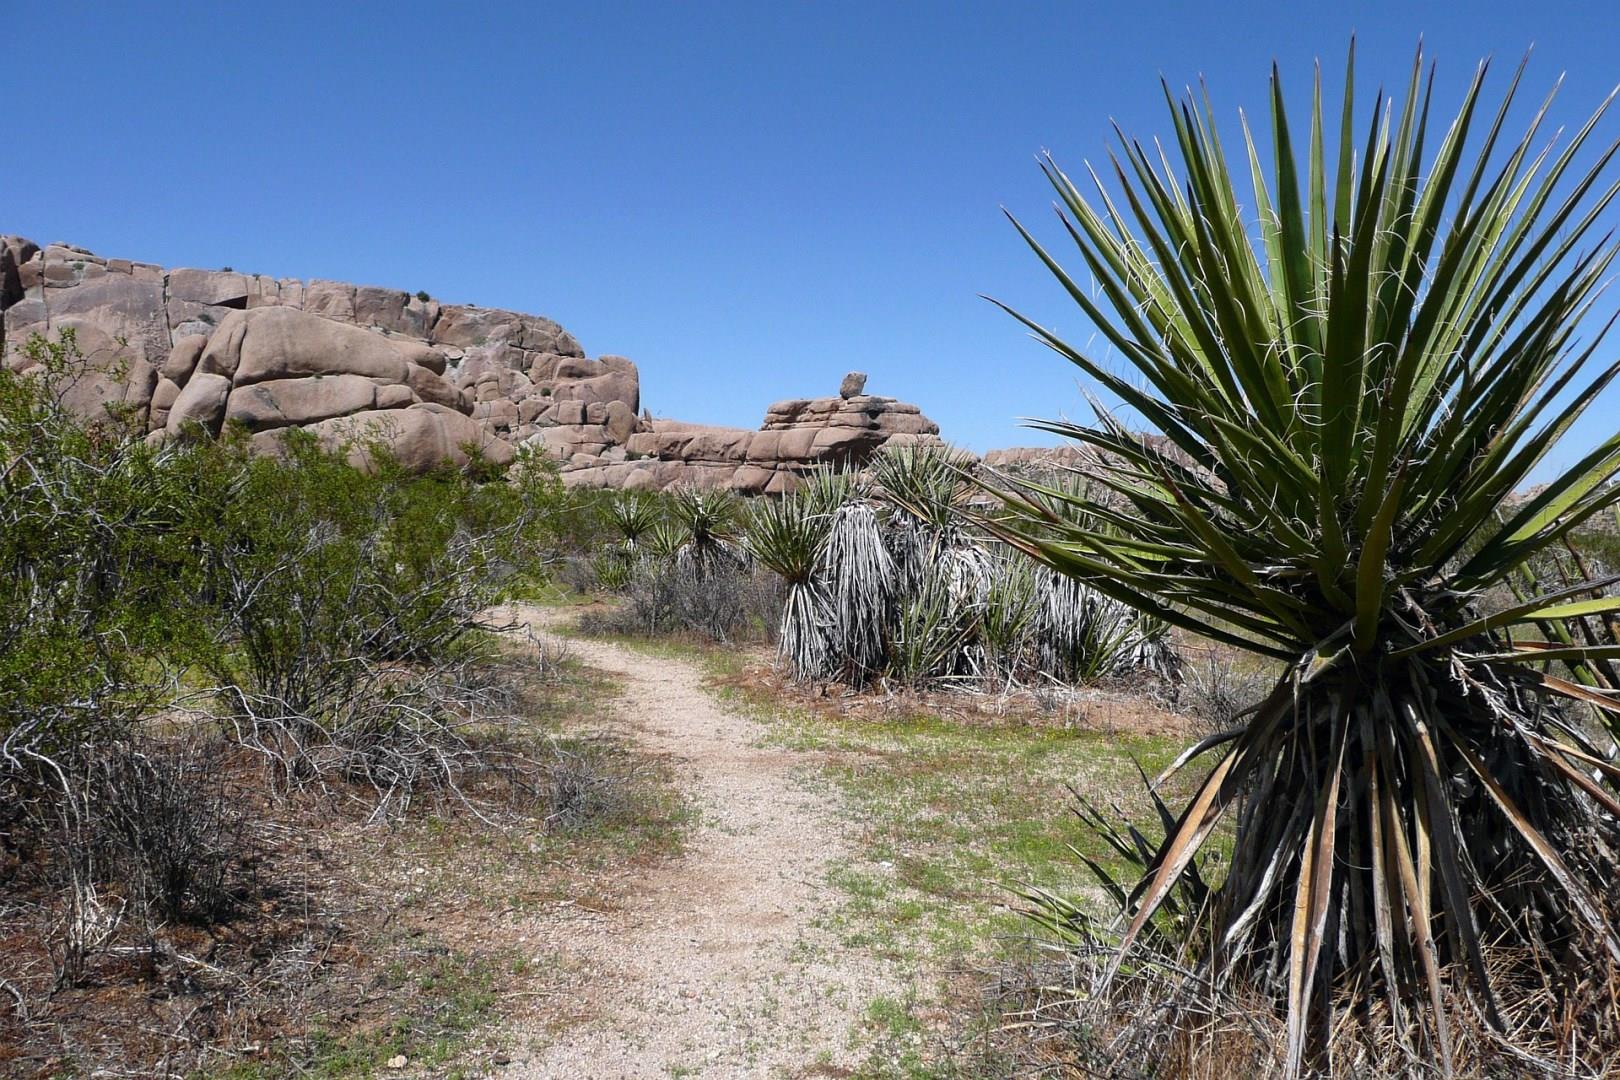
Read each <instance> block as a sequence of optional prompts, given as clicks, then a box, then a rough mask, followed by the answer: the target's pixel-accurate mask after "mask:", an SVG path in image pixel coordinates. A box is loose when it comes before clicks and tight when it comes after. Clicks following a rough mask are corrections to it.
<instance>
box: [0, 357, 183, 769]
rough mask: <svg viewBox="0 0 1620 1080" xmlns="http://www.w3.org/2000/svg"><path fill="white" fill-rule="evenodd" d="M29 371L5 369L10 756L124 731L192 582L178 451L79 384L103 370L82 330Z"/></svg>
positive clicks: (1, 618) (158, 687)
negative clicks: (94, 408) (146, 439)
mask: <svg viewBox="0 0 1620 1080" xmlns="http://www.w3.org/2000/svg"><path fill="white" fill-rule="evenodd" d="M23 353H24V355H25V356H26V357H27V358H28V359H29V360H30V361H32V362H33V363H35V364H36V365H37V366H36V368H35V370H34V371H33V372H32V373H30V374H28V375H18V374H16V373H14V372H11V371H8V370H4V369H0V766H9V767H12V768H28V767H30V765H29V761H30V760H31V759H32V755H36V754H52V753H56V752H60V751H62V750H64V749H67V748H71V747H72V746H73V745H75V744H76V743H77V742H78V741H80V740H84V739H92V738H93V739H101V738H110V737H115V736H116V735H117V734H118V733H119V732H120V731H121V730H122V729H123V728H124V727H125V726H127V723H128V722H129V719H130V718H131V717H132V716H135V715H138V714H139V713H140V712H141V711H142V710H143V709H145V708H146V707H148V706H149V704H150V703H151V701H152V700H154V698H155V697H156V696H157V695H158V694H160V693H161V692H162V689H163V686H164V679H163V677H162V676H163V673H162V671H161V670H160V666H159V664H157V663H155V662H154V660H153V657H154V655H159V654H161V651H162V649H163V647H164V646H165V644H166V641H167V640H168V638H169V636H170V634H171V633H172V631H173V629H174V627H173V622H172V617H173V612H174V608H175V605H176V602H177V599H178V597H179V596H180V595H181V593H180V589H181V583H180V582H178V581H177V580H175V578H174V577H172V576H171V575H170V574H168V573H167V572H166V569H167V567H168V566H169V565H170V564H172V562H173V561H174V560H175V559H176V558H177V557H179V556H180V555H181V554H182V553H183V547H184V539H183V538H182V537H181V536H180V535H178V532H177V530H176V525H177V523H178V522H179V520H180V519H181V518H182V517H183V516H184V512H183V510H182V509H181V507H182V505H183V501H184V498H185V496H186V493H185V490H184V488H183V486H182V485H180V484H178V483H177V482H176V477H175V475H174V473H173V471H172V470H171V468H170V466H171V464H172V462H173V460H174V459H175V457H176V454H177V452H176V451H172V450H156V449H153V448H151V447H148V446H146V445H145V444H144V443H142V442H140V441H138V440H135V439H133V438H131V435H132V433H133V429H132V427H131V424H130V422H129V421H128V419H127V418H126V417H125V416H123V415H121V414H120V413H119V412H118V411H117V410H109V411H107V412H106V413H105V415H103V416H101V417H96V418H92V419H90V420H88V421H86V420H80V419H78V418H77V417H76V416H75V415H74V414H73V412H72V411H71V410H70V409H69V408H68V407H67V405H66V404H65V400H64V399H65V397H66V395H68V394H69V393H71V392H72V391H73V389H74V387H75V385H76V384H77V383H79V382H81V381H82V380H86V379H90V378H93V377H94V376H95V375H96V374H97V373H96V372H93V371H91V370H90V368H89V365H88V364H87V363H86V362H85V361H84V359H83V357H82V356H81V355H80V354H79V351H78V349H77V347H76V344H75V342H74V338H73V334H72V331H71V330H67V331H64V332H63V333H62V335H61V338H60V340H58V341H54V342H46V341H45V340H44V339H42V338H39V337H37V336H36V337H35V338H33V339H31V340H30V341H29V342H28V343H27V344H26V345H25V346H24V348H23Z"/></svg>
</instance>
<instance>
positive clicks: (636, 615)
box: [580, 558, 782, 643]
mask: <svg viewBox="0 0 1620 1080" xmlns="http://www.w3.org/2000/svg"><path fill="white" fill-rule="evenodd" d="M781 606H782V590H781V588H780V587H779V586H778V584H777V583H776V581H775V579H773V578H771V577H769V576H767V575H764V574H761V573H760V572H758V571H757V570H755V569H754V568H752V567H750V566H747V565H745V564H744V563H742V562H741V561H736V560H732V559H729V558H726V559H718V558H711V559H707V560H694V559H680V558H676V559H671V560H667V561H659V560H656V559H645V560H641V561H639V562H637V563H636V564H635V569H634V573H633V574H632V577H631V580H630V583H629V585H628V586H627V588H626V589H625V592H624V601H623V603H622V604H620V605H618V606H616V607H613V608H610V609H606V610H601V611H594V612H589V613H587V614H586V615H585V616H584V617H583V618H582V619H581V621H580V626H581V628H582V629H584V630H585V631H586V632H588V633H598V634H625V635H632V636H643V637H658V636H664V635H691V636H695V637H699V638H702V639H704V640H707V641H713V642H720V643H735V642H740V641H770V640H773V639H774V636H775V633H776V630H777V624H778V619H779V613H780V611H781Z"/></svg>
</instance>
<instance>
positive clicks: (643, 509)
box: [607, 491, 659, 549]
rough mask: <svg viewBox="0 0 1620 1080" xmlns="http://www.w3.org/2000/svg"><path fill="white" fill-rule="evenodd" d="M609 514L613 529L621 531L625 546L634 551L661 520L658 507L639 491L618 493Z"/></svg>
mask: <svg viewBox="0 0 1620 1080" xmlns="http://www.w3.org/2000/svg"><path fill="white" fill-rule="evenodd" d="M607 512H608V519H609V520H610V521H612V522H613V527H614V528H616V529H618V530H619V535H621V536H623V537H624V542H625V544H626V545H628V546H629V547H630V548H632V549H634V548H635V547H636V545H637V544H638V543H640V541H641V538H642V537H643V536H645V535H646V534H647V533H648V532H650V531H651V530H652V528H653V526H654V525H657V524H658V520H659V513H658V505H657V504H656V503H655V502H653V500H652V499H651V498H650V497H649V496H647V495H646V494H644V493H642V492H639V491H621V492H618V493H617V494H615V495H614V496H613V498H612V500H611V501H610V502H609V503H608V507H607Z"/></svg>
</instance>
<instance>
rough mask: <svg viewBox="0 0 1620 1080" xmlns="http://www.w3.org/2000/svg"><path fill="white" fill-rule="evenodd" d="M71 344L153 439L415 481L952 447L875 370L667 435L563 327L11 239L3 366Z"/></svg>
mask: <svg viewBox="0 0 1620 1080" xmlns="http://www.w3.org/2000/svg"><path fill="white" fill-rule="evenodd" d="M69 327H71V328H73V330H74V333H75V336H76V339H77V343H78V346H79V349H80V351H81V352H83V353H84V355H85V356H86V358H87V359H88V360H89V361H90V363H91V367H92V374H91V375H90V376H89V377H86V378H83V379H80V380H79V381H78V382H77V383H76V384H75V385H74V386H73V388H72V390H71V393H70V394H69V403H70V404H71V405H72V406H73V407H74V408H75V409H78V410H79V411H81V412H83V413H85V414H91V415H93V414H95V413H97V412H99V411H100V410H101V409H102V408H103V407H104V406H107V405H113V404H117V405H119V406H120V407H121V408H122V409H124V410H127V411H129V412H131V413H133V414H134V415H135V416H136V417H137V418H138V419H139V420H141V421H143V422H144V423H145V425H146V427H147V429H148V430H149V431H150V432H152V435H151V436H150V437H151V438H155V439H163V438H174V437H178V436H180V435H181V434H182V433H184V432H186V431H192V430H199V429H200V430H202V431H205V432H208V433H218V432H219V431H220V430H221V429H222V428H223V427H224V426H225V425H227V424H238V425H240V426H241V427H243V428H245V429H246V430H247V431H248V432H249V433H250V434H251V436H252V440H253V444H254V445H255V446H256V447H259V448H261V449H263V450H264V451H266V452H273V451H274V450H275V449H276V448H277V446H278V445H279V442H280V437H281V433H282V432H284V431H285V430H286V429H288V428H301V429H303V430H305V431H309V432H311V433H313V434H315V435H316V436H318V437H320V438H321V439H322V440H323V441H326V442H328V443H330V444H333V445H336V444H338V443H340V442H343V441H345V440H353V441H370V440H376V439H380V440H382V441H383V442H384V443H386V444H387V445H388V446H389V447H391V449H392V450H393V451H394V453H395V454H396V455H397V456H399V457H400V459H401V460H402V461H404V462H405V463H406V464H407V465H409V466H411V467H413V468H418V469H426V468H429V467H431V466H432V465H434V464H436V463H438V462H440V461H444V460H449V461H452V462H456V463H463V462H465V461H467V460H468V454H469V452H477V453H480V454H482V455H483V456H484V457H485V458H487V459H489V460H492V461H495V462H498V463H499V462H506V461H509V460H511V459H512V457H513V456H514V454H515V449H516V447H518V446H519V445H522V444H525V443H528V444H533V445H535V446H537V447H540V448H542V449H544V450H545V451H547V452H549V453H550V454H552V455H553V456H554V457H556V459H557V460H558V462H559V464H560V467H561V470H562V475H563V478H564V480H565V482H567V483H569V484H571V485H600V486H614V487H634V488H658V489H662V488H666V487H671V486H673V485H676V484H693V485H698V486H703V487H728V488H732V489H735V490H738V491H743V492H765V491H770V492H777V491H785V490H789V489H791V488H792V487H793V486H795V485H796V483H797V481H798V477H799V476H800V475H801V474H802V473H803V472H804V471H805V470H806V469H808V468H811V467H814V466H817V465H824V464H835V465H850V464H856V465H858V464H861V463H864V462H865V461H866V460H867V459H869V458H870V456H871V455H872V453H874V452H875V451H876V450H877V449H878V448H879V447H881V446H883V445H886V444H888V443H890V442H893V441H896V440H898V441H935V442H937V441H938V435H939V428H938V426H937V425H935V424H934V423H933V422H932V421H930V420H928V419H927V418H926V417H924V416H923V415H922V414H921V412H920V411H919V410H918V408H917V407H916V406H915V405H907V404H905V403H903V402H899V401H896V400H894V399H893V398H884V397H874V396H871V395H868V394H866V393H865V392H864V391H865V384H866V376H865V375H864V374H862V373H860V372H851V373H850V374H849V375H847V376H845V377H844V381H843V385H842V386H841V387H840V394H839V396H838V397H827V398H813V399H800V400H793V401H783V402H779V403H777V404H775V405H772V406H771V407H770V409H769V411H768V412H767V413H766V416H765V422H764V424H763V425H762V426H761V428H760V429H759V430H758V431H749V430H744V429H733V428H713V427H703V426H699V425H693V424H682V423H678V422H675V421H667V420H654V419H652V418H651V417H650V415H649V414H644V413H642V403H641V385H640V376H639V373H638V372H637V370H636V366H635V364H633V363H631V362H630V361H629V360H626V359H625V358H624V357H620V356H603V357H600V358H598V359H595V360H591V359H587V358H586V356H585V351H584V350H583V349H582V348H581V347H580V345H579V342H578V341H576V340H575V339H574V337H573V336H572V335H571V334H569V333H568V332H567V331H566V330H564V329H563V328H562V327H561V326H559V325H558V324H557V323H555V322H553V321H552V320H550V319H546V318H542V317H539V316H535V315H524V314H521V313H518V312H513V311H504V310H500V309H496V308H482V307H475V306H472V305H467V304H444V303H440V302H439V301H437V300H434V299H432V298H430V297H428V296H427V294H425V293H417V294H414V295H412V294H409V293H405V292H402V291H400V290H397V289H385V288H378V287H375V286H366V285H361V286H356V285H349V284H345V283H343V282H338V281H324V280H312V281H308V282H304V281H298V280H296V279H291V278H270V277H265V276H263V275H258V274H244V273H238V272H236V271H234V270H230V269H225V270H198V269H185V268H181V269H172V270H164V269H163V268H162V267H160V266H157V265H155V264H153V263H144V262H134V261H132V260H128V259H108V258H102V257H101V256H98V255H95V254H93V253H92V252H89V251H87V250H85V249H84V248H79V247H73V246H71V245H68V244H48V245H45V246H44V247H41V246H40V245H38V244H36V243H34V242H33V241H30V240H26V239H24V238H22V237H18V236H0V361H3V362H4V363H5V364H6V365H7V366H8V367H10V368H12V369H14V370H23V369H25V368H26V367H27V366H28V365H29V363H30V362H29V360H28V358H27V357H26V355H25V354H24V352H23V345H24V343H25V342H26V341H27V340H28V339H29V338H30V337H31V336H32V335H34V334H35V333H38V334H42V335H45V336H46V337H48V338H49V337H54V336H56V335H59V334H60V332H61V331H62V330H64V329H66V328H69ZM638 414H640V415H638Z"/></svg>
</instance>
